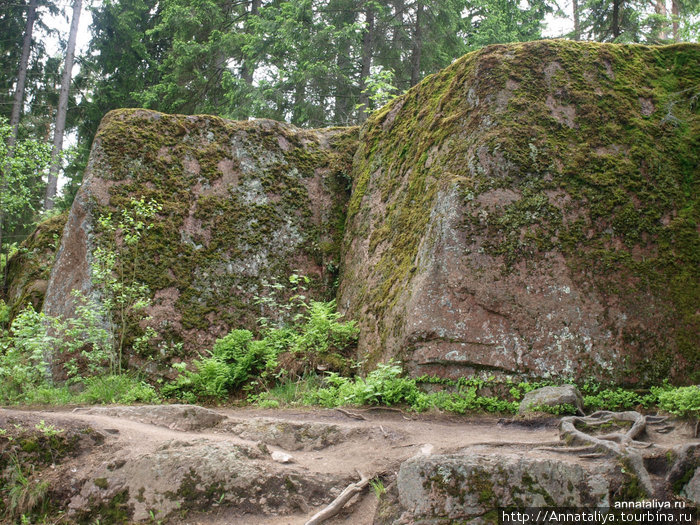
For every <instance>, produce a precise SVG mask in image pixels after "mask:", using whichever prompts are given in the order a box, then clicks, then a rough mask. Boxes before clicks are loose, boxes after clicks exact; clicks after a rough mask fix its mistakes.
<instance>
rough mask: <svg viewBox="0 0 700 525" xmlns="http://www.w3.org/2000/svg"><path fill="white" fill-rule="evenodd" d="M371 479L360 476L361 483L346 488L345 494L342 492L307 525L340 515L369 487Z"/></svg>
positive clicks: (315, 524)
mask: <svg viewBox="0 0 700 525" xmlns="http://www.w3.org/2000/svg"><path fill="white" fill-rule="evenodd" d="M370 479H371V478H368V477H366V476H365V475H364V474H360V481H358V482H357V483H351V484H350V485H348V486H347V487H345V490H343V492H341V493H340V495H339V496H338V497H337V498H335V499H334V500H333V501H332V502H331V503H330V504H329V505H328V506H327V507H326V508H324V509H323V510H321V511H319V512H317V513H316V514H314V515H313V516H312V517H311V519H310V520H309V521H307V522H306V524H305V525H317V524H318V523H323V522H324V521H326V520H327V519H329V518H332V517H333V516H335V515H336V514H338V513H339V512H340V511H341V510H342V508H343V507H344V506H345V504H346V503H347V502H348V501H350V499H352V497H353V496H354V495H355V494H358V493H359V492H361V491H362V489H364V488H365V487H366V486H367V484H368V483H369V480H370Z"/></svg>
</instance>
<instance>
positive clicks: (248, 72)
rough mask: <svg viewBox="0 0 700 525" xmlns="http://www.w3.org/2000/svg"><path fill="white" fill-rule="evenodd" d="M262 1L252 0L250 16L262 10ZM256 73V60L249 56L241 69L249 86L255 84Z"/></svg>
mask: <svg viewBox="0 0 700 525" xmlns="http://www.w3.org/2000/svg"><path fill="white" fill-rule="evenodd" d="M261 3H262V0H252V1H251V2H250V13H249V15H248V16H251V17H253V16H257V14H258V12H259V11H260V5H261ZM254 74H255V62H254V61H253V60H250V59H249V58H246V59H245V60H244V61H243V67H242V69H241V78H242V79H243V80H244V81H245V83H246V84H248V85H249V86H252V85H253V75H254Z"/></svg>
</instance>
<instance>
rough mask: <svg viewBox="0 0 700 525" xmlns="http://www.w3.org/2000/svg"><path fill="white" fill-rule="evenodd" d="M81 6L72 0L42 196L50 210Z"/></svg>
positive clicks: (52, 202)
mask: <svg viewBox="0 0 700 525" xmlns="http://www.w3.org/2000/svg"><path fill="white" fill-rule="evenodd" d="M82 7H83V0H74V3H73V18H72V20H71V23H70V33H69V34H68V46H67V48H66V62H65V64H64V66H63V75H62V77H61V91H60V93H59V95H58V109H57V110H56V128H55V129H54V135H53V149H52V150H51V169H50V170H49V181H48V184H47V185H46V196H45V197H44V208H45V209H47V210H51V209H53V207H54V199H55V198H56V192H57V190H58V172H59V170H60V167H61V166H60V163H61V151H62V150H63V134H64V132H65V131H66V113H67V112H68V94H69V92H70V83H71V77H72V73H73V61H74V59H75V40H76V37H77V35H78V23H79V22H80V11H81V9H82Z"/></svg>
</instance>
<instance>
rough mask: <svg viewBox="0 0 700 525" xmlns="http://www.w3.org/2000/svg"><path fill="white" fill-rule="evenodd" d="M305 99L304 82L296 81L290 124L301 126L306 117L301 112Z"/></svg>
mask: <svg viewBox="0 0 700 525" xmlns="http://www.w3.org/2000/svg"><path fill="white" fill-rule="evenodd" d="M305 98H306V81H297V84H296V88H295V89H294V108H293V109H292V124H294V125H295V126H303V125H304V124H305V120H306V118H308V115H306V114H305V112H304V111H303V108H304V99H305Z"/></svg>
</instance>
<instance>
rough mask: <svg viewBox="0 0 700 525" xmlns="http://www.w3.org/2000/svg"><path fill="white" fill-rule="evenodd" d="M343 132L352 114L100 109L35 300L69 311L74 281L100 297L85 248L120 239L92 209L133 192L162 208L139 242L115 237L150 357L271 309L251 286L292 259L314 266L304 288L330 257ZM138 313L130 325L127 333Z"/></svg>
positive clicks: (272, 277)
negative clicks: (341, 120)
mask: <svg viewBox="0 0 700 525" xmlns="http://www.w3.org/2000/svg"><path fill="white" fill-rule="evenodd" d="M355 145H356V130H355V129H352V128H346V129H328V130H299V129H297V128H295V127H293V126H291V125H287V124H282V123H279V122H273V121H269V120H256V121H249V122H232V121H226V120H223V119H220V118H217V117H209V116H187V117H186V116H181V115H179V116H178V115H163V114H160V113H156V112H153V111H146V110H118V111H114V112H111V113H109V114H108V115H107V116H106V117H105V118H104V120H103V122H102V124H101V125H100V129H99V131H98V133H97V136H96V138H95V141H94V144H93V149H92V152H91V156H90V161H89V164H88V168H87V172H86V174H85V178H84V182H83V185H82V187H81V189H80V191H79V193H78V195H77V197H76V199H75V202H74V204H73V208H72V210H71V213H70V217H69V219H68V223H67V226H66V229H65V233H64V236H63V239H62V242H61V246H60V249H59V251H58V254H57V257H56V263H55V266H54V269H53V272H52V274H51V279H50V282H49V285H48V291H47V293H46V299H45V305H44V310H45V312H46V313H47V314H50V315H62V316H69V315H71V314H72V312H73V308H74V305H73V304H72V302H71V300H70V291H71V290H74V289H77V290H81V291H82V292H83V293H84V294H85V295H86V296H93V297H96V298H97V299H98V300H99V290H98V289H96V287H95V285H94V283H93V278H92V269H91V268H92V265H93V262H94V253H95V249H96V248H97V247H98V246H99V245H101V244H102V245H104V244H105V243H106V244H107V246H111V247H112V249H116V248H115V247H117V248H120V249H121V248H123V247H124V241H123V238H122V236H121V232H120V230H117V233H116V238H113V239H110V238H108V237H106V236H107V233H105V231H104V229H101V227H100V223H99V221H98V219H99V218H100V217H102V216H107V215H108V214H112V218H113V221H114V222H115V224H117V223H118V222H119V221H120V220H122V215H121V213H122V211H123V210H124V209H125V208H126V209H128V208H129V206H130V202H131V201H132V199H140V198H144V199H145V201H146V202H148V201H150V200H153V201H155V202H157V203H158V204H159V205H161V206H162V209H161V210H160V211H159V213H158V215H157V216H156V217H155V218H154V219H153V221H152V224H153V227H152V228H151V229H148V230H146V231H145V234H144V237H143V239H142V241H141V242H140V244H139V251H138V253H136V251H135V250H134V249H128V246H127V247H126V248H125V249H124V250H123V253H122V254H121V255H120V264H121V262H122V261H125V264H126V265H127V266H126V267H127V268H128V273H129V274H131V275H132V276H133V279H134V281H136V282H140V283H144V284H146V285H147V286H148V288H149V290H150V295H151V296H152V298H153V300H152V304H151V306H150V308H149V309H148V312H147V313H148V315H150V317H151V319H150V321H148V323H147V324H150V326H152V327H153V328H154V329H155V330H156V331H157V332H158V334H159V339H158V340H156V341H155V343H154V344H157V346H158V348H151V350H150V351H151V352H152V353H156V352H157V351H158V350H160V351H161V352H162V354H161V356H160V357H159V359H160V360H161V361H162V357H163V355H166V357H170V356H171V355H172V354H173V350H172V349H173V348H177V346H173V345H178V344H179V343H180V342H184V352H185V353H187V352H188V351H189V350H193V349H199V350H201V349H202V348H206V347H207V346H210V345H211V344H212V343H213V341H214V340H215V339H216V338H217V337H221V336H223V335H225V334H226V333H227V332H228V331H229V330H230V329H231V328H243V327H248V328H253V327H254V326H255V320H256V319H257V318H258V317H259V316H260V315H263V314H264V315H266V316H270V314H271V312H267V311H262V310H261V308H262V306H261V305H259V304H255V298H256V297H265V296H267V295H268V294H269V288H267V287H266V284H272V283H274V282H275V281H277V282H282V283H284V282H287V279H288V277H289V276H290V275H291V274H293V273H295V272H300V273H302V274H305V275H308V276H310V277H313V278H314V282H315V283H316V287H315V289H312V290H310V292H309V293H310V295H311V296H312V297H316V298H321V297H325V296H326V295H327V293H328V289H329V287H328V283H329V282H332V281H333V280H334V279H335V278H336V275H335V274H336V269H337V267H338V263H339V249H340V241H341V237H342V230H343V218H344V213H345V204H346V201H347V198H348V190H349V171H350V163H351V160H352V154H353V152H354V150H355ZM275 300H279V301H284V300H286V298H285V297H276V298H275ZM145 324H146V323H143V322H142V323H141V324H140V326H134V327H131V332H133V334H131V335H132V336H136V335H137V334H138V333H139V332H142V331H143V330H144V329H145ZM127 346H128V345H127ZM155 355H158V354H157V353H156V354H155ZM144 357H147V356H144ZM132 359H133V356H132ZM133 364H135V363H133V362H132V365H133ZM136 364H138V363H136Z"/></svg>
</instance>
